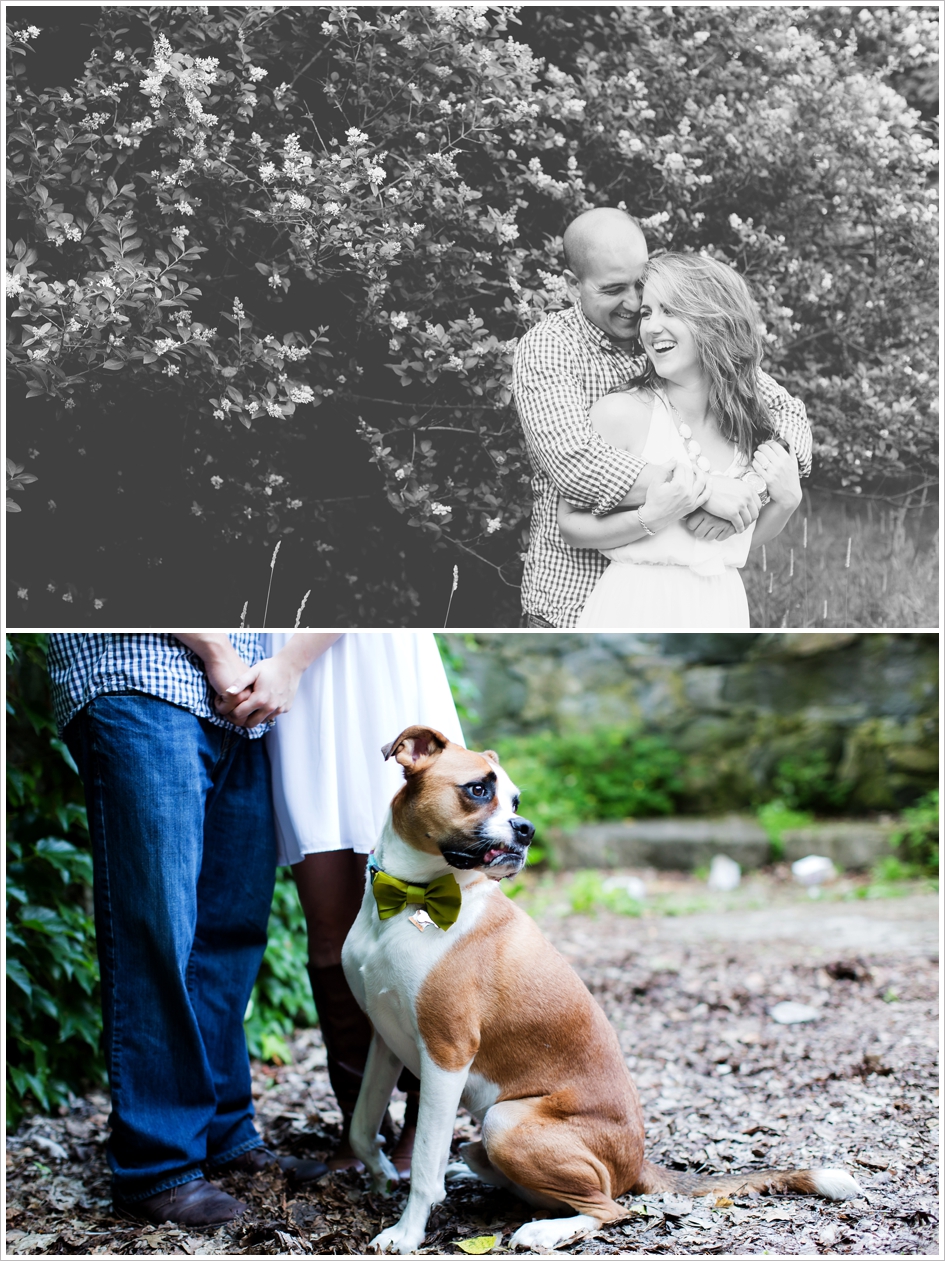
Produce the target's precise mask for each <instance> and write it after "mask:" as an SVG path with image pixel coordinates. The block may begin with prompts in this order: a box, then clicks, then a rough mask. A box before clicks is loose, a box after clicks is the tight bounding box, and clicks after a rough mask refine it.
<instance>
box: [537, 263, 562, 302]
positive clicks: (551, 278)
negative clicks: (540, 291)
mask: <svg viewBox="0 0 945 1261" xmlns="http://www.w3.org/2000/svg"><path fill="white" fill-rule="evenodd" d="M538 275H539V276H540V277H541V282H542V287H543V288H544V290H545V293H547V294H550V295H551V297H552V298H553V299H554V301H555V302H564V301H566V300H567V296H568V282H567V281H566V280H565V278H564V277H563V276H559V275H555V273H554V272H550V271H541V270H540V269H539V272H538Z"/></svg>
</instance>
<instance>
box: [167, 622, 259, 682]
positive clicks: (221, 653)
mask: <svg viewBox="0 0 945 1261" xmlns="http://www.w3.org/2000/svg"><path fill="white" fill-rule="evenodd" d="M177 638H178V639H179V640H180V641H181V643H182V644H185V645H186V646H187V647H188V648H189V649H190V651H191V652H193V653H195V654H196V655H197V656H198V657H199V658H200V660H201V661H202V663H203V669H204V674H206V676H207V682H208V683H209V684H210V686H211V687H212V688H213V690H214V691H215V692H217V693H218V694H219V693H221V692H225V691H226V689H227V688H228V687H229V685H230V684H231V683H232V682H233V681H234V679H236V678H237V676H238V675H241V674H243V673H245V670H246V662H245V661H244V660H243V658H242V657H241V656H240V655H239V653H238V652H237V651H236V649H235V648H234V647H233V644H232V643H231V642H230V637H229V635H223V634H207V635H184V634H178V635H177Z"/></svg>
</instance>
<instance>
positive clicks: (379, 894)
mask: <svg viewBox="0 0 945 1261" xmlns="http://www.w3.org/2000/svg"><path fill="white" fill-rule="evenodd" d="M371 881H372V885H371V887H372V888H373V890H374V901H375V902H376V903H377V913H378V915H380V917H381V919H390V918H391V916H392V915H397V914H399V913H400V912H401V911H402V910H403V909H404V907H405V906H413V907H422V908H423V910H425V911H426V913H427V914H428V915H429V917H430V919H432V920H433V922H434V924H436V926H437V928H444V929H445V928H449V926H450V924H455V923H456V918H457V916H458V915H459V908H460V906H461V904H462V900H463V895H462V893H461V892H460V888H459V885H458V884H457V882H456V877H455V876H454V875H453V873H452V872H450V871H448V872H447V873H446V874H445V875H443V876H437V878H436V879H435V880H431V881H430V883H429V884H408V883H407V881H406V880H398V879H397V877H396V876H389V875H388V874H387V872H386V871H381V869H380V868H379V867H374V866H372V868H371Z"/></svg>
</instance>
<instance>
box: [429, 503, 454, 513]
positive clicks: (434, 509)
mask: <svg viewBox="0 0 945 1261" xmlns="http://www.w3.org/2000/svg"><path fill="white" fill-rule="evenodd" d="M452 511H453V509H452V508H447V506H446V504H441V503H437V502H436V500H434V501H433V502H432V503H431V504H430V515H431V516H433V517H448V516H449V515H450V513H451V512H452Z"/></svg>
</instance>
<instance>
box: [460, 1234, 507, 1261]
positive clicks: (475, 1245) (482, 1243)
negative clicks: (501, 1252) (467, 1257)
mask: <svg viewBox="0 0 945 1261" xmlns="http://www.w3.org/2000/svg"><path fill="white" fill-rule="evenodd" d="M498 1242H499V1236H498V1235H477V1236H476V1238H475V1239H457V1241H456V1246H457V1247H458V1248H461V1249H462V1251H463V1252H471V1253H473V1254H474V1255H475V1256H479V1255H480V1254H481V1253H483V1252H491V1251H492V1249H493V1248H494V1247H495V1246H496V1244H497V1243H498Z"/></svg>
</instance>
